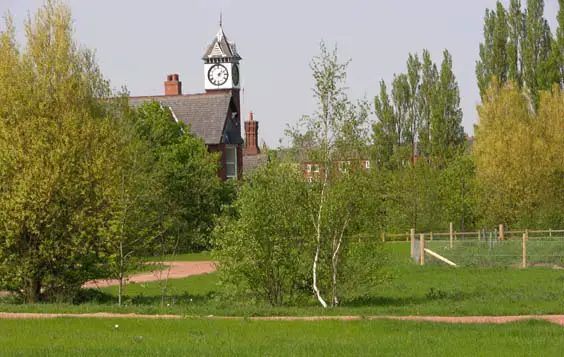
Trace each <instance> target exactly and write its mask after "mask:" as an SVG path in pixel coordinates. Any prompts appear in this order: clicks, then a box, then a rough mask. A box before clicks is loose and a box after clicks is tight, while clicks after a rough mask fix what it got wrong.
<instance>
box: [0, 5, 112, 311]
mask: <svg viewBox="0 0 564 357" xmlns="http://www.w3.org/2000/svg"><path fill="white" fill-rule="evenodd" d="M5 24H6V30H5V31H3V32H1V33H0V207H1V209H0V222H2V225H1V227H0V270H1V273H0V277H1V278H0V279H1V282H0V283H1V284H2V285H5V286H8V287H11V288H13V289H15V290H18V291H20V292H23V295H24V297H25V299H26V301H29V302H34V301H37V300H38V299H39V298H40V295H41V294H43V295H49V294H50V295H51V296H53V297H57V296H62V295H65V294H66V293H67V292H68V291H69V290H76V289H78V288H79V287H80V285H81V284H82V283H83V282H84V281H85V280H87V279H88V278H89V277H90V273H91V272H92V271H93V269H95V267H96V264H97V263H98V259H97V258H98V257H97V254H96V253H97V252H99V251H100V250H101V249H102V248H103V247H104V242H103V241H101V240H100V239H99V235H98V231H99V229H100V228H101V227H102V225H103V222H104V221H105V220H106V219H107V215H108V213H109V207H110V206H111V196H112V187H115V180H116V178H117V177H116V175H114V173H115V172H116V165H118V163H119V161H120V160H119V152H120V150H121V148H120V147H119V145H120V143H121V142H122V141H121V140H117V139H116V135H117V133H118V130H116V126H115V125H116V123H115V121H113V120H110V118H109V116H108V114H109V111H108V109H109V108H110V107H111V106H112V105H110V104H108V103H104V102H102V101H101V99H103V98H107V97H108V96H109V94H110V90H109V86H108V83H107V82H106V81H105V80H104V79H103V78H102V76H101V75H100V72H99V70H98V67H97V66H96V65H95V62H94V60H93V55H92V53H91V52H89V51H87V50H83V49H80V48H79V47H78V46H77V45H76V44H75V43H74V42H73V41H72V26H71V25H72V23H71V16H70V10H69V9H68V8H67V7H65V6H62V5H60V4H59V3H57V2H54V1H48V2H46V4H45V6H44V7H42V8H41V9H40V10H39V11H38V12H37V14H36V15H35V16H34V17H30V18H28V20H27V21H26V23H25V33H26V37H27V43H26V46H25V47H24V48H23V49H22V48H20V47H19V46H18V44H17V42H16V40H15V28H14V26H13V21H12V18H11V17H10V16H9V15H7V16H6V19H5ZM98 256H99V255H98Z"/></svg>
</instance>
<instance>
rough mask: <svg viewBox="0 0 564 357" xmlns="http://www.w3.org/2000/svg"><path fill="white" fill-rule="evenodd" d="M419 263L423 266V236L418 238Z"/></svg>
mask: <svg viewBox="0 0 564 357" xmlns="http://www.w3.org/2000/svg"><path fill="white" fill-rule="evenodd" d="M419 255H420V257H419V261H420V262H421V265H425V234H423V233H421V235H420V236H419Z"/></svg>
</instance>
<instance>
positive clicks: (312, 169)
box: [311, 165, 319, 173]
mask: <svg viewBox="0 0 564 357" xmlns="http://www.w3.org/2000/svg"><path fill="white" fill-rule="evenodd" d="M311 171H312V172H315V173H318V172H319V165H311Z"/></svg>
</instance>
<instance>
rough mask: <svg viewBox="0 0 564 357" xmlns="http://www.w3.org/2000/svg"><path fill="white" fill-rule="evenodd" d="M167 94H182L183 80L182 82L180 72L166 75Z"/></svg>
mask: <svg viewBox="0 0 564 357" xmlns="http://www.w3.org/2000/svg"><path fill="white" fill-rule="evenodd" d="M164 84H165V95H182V82H180V80H179V77H178V74H176V73H175V74H169V75H168V76H166V82H165V83H164Z"/></svg>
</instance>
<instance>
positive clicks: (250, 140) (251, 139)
mask: <svg viewBox="0 0 564 357" xmlns="http://www.w3.org/2000/svg"><path fill="white" fill-rule="evenodd" d="M245 154H246V155H258V154H259V147H258V122H257V121H255V120H254V119H253V112H250V113H249V120H248V121H246V122H245Z"/></svg>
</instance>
